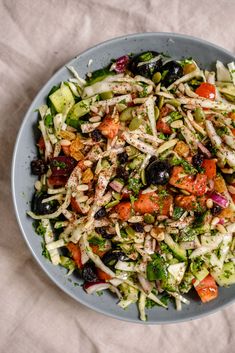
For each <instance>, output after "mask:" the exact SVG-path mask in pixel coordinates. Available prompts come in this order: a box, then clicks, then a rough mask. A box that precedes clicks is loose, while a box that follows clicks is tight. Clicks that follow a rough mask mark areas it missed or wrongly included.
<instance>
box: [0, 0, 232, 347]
mask: <svg viewBox="0 0 235 353" xmlns="http://www.w3.org/2000/svg"><path fill="white" fill-rule="evenodd" d="M234 20H235V1H233V0H223V1H213V0H204V1H199V0H198V1H197V0H188V1H186V0H184V1H183V0H173V1H170V0H165V1H161V0H156V1H154V0H152V1H151V0H148V1H147V0H146V1H138V0H133V1H132V0H130V1H128V0H114V1H112V0H104V1H98V0H90V1H88V0H87V1H86V0H81V1H78V0H77V1H76V0H71V1H69V0H67V1H66V0H63V1H62V0H51V1H49V0H48V1H45V0H21V1H17V0H15V1H13V0H5V1H4V0H1V1H0V117H1V120H0V124H1V125H0V134H1V148H0V156H1V162H0V166H1V170H0V178H1V179H0V202H1V204H0V224H1V232H0V252H1V253H0V288H1V290H0V352H1V353H18V352H19V353H21V352H24V353H29V352H30V353H38V352H45V353H49V352H50V353H54V352H69V353H74V352H77V353H83V352H86V353H100V352H107V353H109V352H113V353H116V352H128V353H139V352H147V353H150V352H162V353H166V352H167V353H169V352H174V353H181V352H184V351H187V352H188V353H196V352H200V353H204V352H205V353H210V352H213V353H217V352H218V353H220V352H223V353H231V352H234V351H235V348H234V347H235V335H234V333H233V330H234V328H235V319H234V315H235V304H233V305H231V306H230V307H227V308H226V309H224V310H222V311H220V312H217V313H216V314H213V315H211V316H208V317H206V318H203V319H199V320H196V321H193V322H186V323H181V324H174V325H165V326H143V325H140V324H136V325H135V324H130V323H127V322H121V321H118V320H114V319H111V318H109V317H105V316H103V315H101V314H98V313H96V312H93V311H91V310H89V309H87V308H86V307H84V306H82V305H80V304H78V303H77V302H75V301H74V300H72V299H71V298H70V297H68V296H67V295H66V294H64V293H63V292H62V291H61V290H60V289H58V288H57V287H56V286H55V285H54V284H53V283H52V282H51V281H50V280H49V278H48V277H47V276H46V274H44V273H43V272H42V270H41V269H40V268H39V266H38V265H37V264H36V262H35V261H34V259H33V258H32V256H31V253H30V251H29V250H28V248H27V247H26V244H25V243H24V240H23V238H22V236H21V234H20V230H19V227H18V225H17V222H16V219H15V215H14V210H13V206H12V200H11V190H10V167H11V158H12V157H11V156H12V151H13V146H14V143H15V139H16V135H17V131H18V129H19V126H20V124H21V122H22V119H23V117H24V114H25V112H26V111H27V108H28V106H29V104H30V102H31V100H32V99H33V97H34V96H35V94H36V93H37V92H38V90H39V89H40V88H41V86H42V85H43V84H44V83H45V82H46V81H47V80H48V79H49V78H50V76H51V75H52V74H53V73H54V72H55V70H57V69H58V68H59V67H60V66H62V65H63V64H65V63H66V62H67V61H68V60H69V59H70V58H72V57H74V56H76V55H77V54H78V53H80V52H81V51H83V50H85V49H86V48H88V47H90V46H92V45H94V44H96V43H99V42H102V41H104V40H106V39H109V38H112V37H115V36H120V35H123V34H127V33H134V32H146V31H163V32H170V31H172V32H179V33H185V34H190V35H194V36H198V37H200V38H203V39H207V40H209V41H211V42H213V43H217V44H218V45H221V46H223V47H224V48H226V49H228V50H230V51H231V52H233V53H234V54H235V21H234Z"/></svg>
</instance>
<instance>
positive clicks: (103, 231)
mask: <svg viewBox="0 0 235 353" xmlns="http://www.w3.org/2000/svg"><path fill="white" fill-rule="evenodd" d="M95 231H96V233H98V234H100V235H102V237H103V238H104V239H112V238H113V237H114V234H110V233H108V232H107V230H106V229H105V228H104V227H96V228H95Z"/></svg>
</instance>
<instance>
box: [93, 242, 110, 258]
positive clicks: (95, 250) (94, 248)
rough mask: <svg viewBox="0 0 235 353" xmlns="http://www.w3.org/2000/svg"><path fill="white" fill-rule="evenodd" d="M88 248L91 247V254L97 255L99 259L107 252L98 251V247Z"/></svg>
mask: <svg viewBox="0 0 235 353" xmlns="http://www.w3.org/2000/svg"><path fill="white" fill-rule="evenodd" d="M90 247H91V249H92V251H93V253H94V254H96V255H98V256H99V257H102V256H104V254H105V253H106V252H107V250H100V248H99V246H98V245H93V244H90Z"/></svg>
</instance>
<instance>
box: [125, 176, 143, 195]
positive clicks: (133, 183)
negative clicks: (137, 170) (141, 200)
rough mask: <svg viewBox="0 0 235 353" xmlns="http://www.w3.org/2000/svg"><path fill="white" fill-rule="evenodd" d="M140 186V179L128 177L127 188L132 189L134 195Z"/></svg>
mask: <svg viewBox="0 0 235 353" xmlns="http://www.w3.org/2000/svg"><path fill="white" fill-rule="evenodd" d="M142 186H143V184H142V183H141V180H140V179H137V178H130V179H128V186H127V187H128V190H131V191H133V192H134V194H135V195H138V193H139V192H140V189H141V188H142Z"/></svg>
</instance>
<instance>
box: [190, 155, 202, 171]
mask: <svg viewBox="0 0 235 353" xmlns="http://www.w3.org/2000/svg"><path fill="white" fill-rule="evenodd" d="M203 161H204V157H203V154H202V153H197V154H195V155H194V156H193V158H192V163H193V166H194V167H195V168H200V167H201V166H202V163H203Z"/></svg>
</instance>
